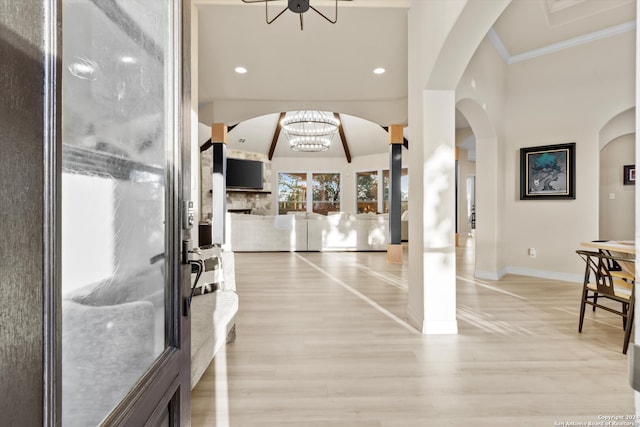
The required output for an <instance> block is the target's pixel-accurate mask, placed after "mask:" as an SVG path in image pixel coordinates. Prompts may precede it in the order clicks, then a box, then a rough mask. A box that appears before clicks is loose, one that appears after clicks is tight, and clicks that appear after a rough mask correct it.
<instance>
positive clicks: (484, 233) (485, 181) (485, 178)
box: [456, 98, 499, 280]
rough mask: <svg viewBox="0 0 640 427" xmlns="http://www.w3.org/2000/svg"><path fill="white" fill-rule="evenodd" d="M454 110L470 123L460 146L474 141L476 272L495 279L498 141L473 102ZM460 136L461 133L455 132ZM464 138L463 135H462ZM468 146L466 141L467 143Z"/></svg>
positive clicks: (488, 122) (465, 100) (480, 275)
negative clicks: (470, 140) (471, 139)
mask: <svg viewBox="0 0 640 427" xmlns="http://www.w3.org/2000/svg"><path fill="white" fill-rule="evenodd" d="M456 109H457V110H458V111H459V112H460V114H461V115H462V116H463V117H464V118H465V119H466V120H467V122H468V123H469V128H468V130H467V131H466V134H467V135H466V137H464V138H463V139H462V141H461V143H465V141H468V140H469V138H473V140H474V143H475V144H474V146H475V147H474V148H475V156H474V163H475V167H474V168H473V171H474V173H473V175H474V181H475V187H476V189H475V194H478V195H481V197H478V198H476V199H475V209H474V210H475V215H474V216H475V218H474V223H475V224H474V226H475V232H474V238H473V239H472V244H473V246H474V249H475V250H474V253H475V254H476V255H475V270H474V275H475V276H476V277H479V278H486V279H492V280H496V279H498V278H499V277H498V265H497V262H498V261H497V260H498V258H499V250H498V221H497V218H498V208H497V204H498V191H497V189H498V188H499V185H498V176H497V173H496V171H497V169H498V168H497V159H496V156H495V153H496V152H497V150H498V139H497V135H496V132H495V129H494V127H493V125H492V124H491V122H490V120H489V116H488V115H487V112H486V111H485V110H484V109H483V108H482V106H481V105H480V104H478V103H477V102H476V101H475V100H473V99H470V98H465V99H462V100H460V101H458V103H457V104H456ZM458 133H462V130H460V131H458ZM462 135H463V136H464V135H465V134H464V133H463V134H462ZM467 144H469V142H467Z"/></svg>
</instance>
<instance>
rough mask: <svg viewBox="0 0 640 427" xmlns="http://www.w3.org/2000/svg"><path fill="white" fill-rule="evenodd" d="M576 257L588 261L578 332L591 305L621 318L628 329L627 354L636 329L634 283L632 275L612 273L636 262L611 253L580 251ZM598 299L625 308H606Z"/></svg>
mask: <svg viewBox="0 0 640 427" xmlns="http://www.w3.org/2000/svg"><path fill="white" fill-rule="evenodd" d="M576 253H577V254H578V255H579V256H580V257H581V258H582V259H583V260H584V261H585V264H586V266H585V272H584V282H583V286H582V298H581V300H580V323H579V325H578V332H582V325H583V323H584V313H585V308H586V306H587V304H589V305H591V306H593V309H594V310H595V309H596V307H598V308H601V309H603V310H606V311H608V312H611V313H614V314H617V315H619V316H621V317H622V327H623V329H624V342H623V345H622V353H623V354H627V348H628V347H629V339H630V338H631V329H632V327H633V309H634V302H635V291H634V288H635V286H634V283H635V280H634V278H633V277H632V276H631V275H630V274H625V275H622V274H620V271H616V270H611V269H610V266H613V265H617V264H624V265H625V266H629V265H633V264H634V259H633V258H622V257H619V256H615V255H612V254H610V253H601V252H592V251H584V250H578V251H576ZM598 298H606V299H609V300H613V301H617V302H619V303H621V304H622V307H621V309H620V310H616V309H614V308H611V307H608V306H606V305H602V304H600V303H599V302H598Z"/></svg>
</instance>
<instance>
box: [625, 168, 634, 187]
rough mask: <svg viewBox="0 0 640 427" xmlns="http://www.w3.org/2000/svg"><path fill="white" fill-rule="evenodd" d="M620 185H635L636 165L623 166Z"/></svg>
mask: <svg viewBox="0 0 640 427" xmlns="http://www.w3.org/2000/svg"><path fill="white" fill-rule="evenodd" d="M623 173H624V174H623V175H622V183H623V184H624V185H636V165H624V166H623Z"/></svg>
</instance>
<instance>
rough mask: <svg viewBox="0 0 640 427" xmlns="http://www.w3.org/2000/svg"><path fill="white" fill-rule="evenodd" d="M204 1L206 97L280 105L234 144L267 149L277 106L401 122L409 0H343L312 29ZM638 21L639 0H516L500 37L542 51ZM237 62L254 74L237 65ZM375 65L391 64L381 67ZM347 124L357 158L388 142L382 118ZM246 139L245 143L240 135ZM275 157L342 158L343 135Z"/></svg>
mask: <svg viewBox="0 0 640 427" xmlns="http://www.w3.org/2000/svg"><path fill="white" fill-rule="evenodd" d="M195 4H196V6H197V8H198V14H199V20H198V34H199V35H198V46H199V67H198V79H199V99H198V101H199V104H200V105H201V106H204V105H206V104H207V103H210V102H213V105H214V110H215V108H216V105H218V106H224V105H234V106H235V108H237V109H238V111H243V110H245V111H246V110H249V109H250V106H251V104H255V103H263V104H264V103H266V104H267V105H269V106H270V108H271V109H272V112H273V114H270V115H267V116H264V117H259V118H255V119H252V120H247V121H244V122H242V123H240V124H239V125H238V126H236V127H235V128H234V129H233V130H232V131H231V132H230V133H229V142H230V148H240V149H244V150H247V151H255V152H263V153H267V152H268V151H269V147H270V145H271V140H272V138H273V132H274V130H275V126H276V121H277V118H278V113H279V112H280V111H291V110H295V109H309V108H310V105H311V106H313V105H317V107H311V108H318V109H322V110H325V111H335V112H338V113H345V111H350V110H357V109H353V108H350V107H353V106H354V105H360V106H365V107H366V106H372V108H375V109H376V114H375V116H376V117H378V121H379V123H380V124H381V125H388V124H389V123H398V121H397V120H398V117H397V114H398V108H397V105H398V102H399V103H400V104H402V105H403V104H406V97H407V62H408V61H407V10H408V6H409V0H352V1H339V2H338V8H339V9H338V22H337V24H335V25H332V24H330V23H329V22H326V21H325V20H324V19H323V18H321V17H320V16H319V15H317V14H316V13H315V12H313V11H312V10H309V11H308V12H307V13H305V14H304V31H300V25H299V20H298V17H297V15H295V14H294V13H292V12H290V11H286V12H285V13H284V14H283V15H282V16H280V17H279V18H278V19H277V20H276V21H275V22H274V23H272V24H271V25H267V24H266V22H265V7H264V4H263V3H260V4H254V5H249V4H245V3H243V2H242V1H241V0H195ZM311 4H312V5H313V6H316V7H318V8H319V9H320V10H321V11H322V12H323V13H325V14H326V15H327V16H333V12H334V4H335V3H334V2H333V1H327V0H311ZM285 7H286V1H285V0H278V1H272V2H269V12H270V15H271V16H272V17H273V16H275V15H276V14H277V13H278V12H279V11H280V10H282V9H283V8H285ZM631 21H635V1H633V0H513V2H512V3H511V4H510V5H509V6H508V7H507V9H506V10H505V12H504V13H503V14H502V16H501V17H500V18H499V19H498V21H497V22H496V23H495V25H494V27H493V29H494V34H493V39H494V40H492V41H494V43H496V40H497V43H498V45H499V44H500V43H501V44H502V49H503V50H505V51H506V52H502V55H503V57H504V58H505V60H508V57H509V56H517V55H526V54H527V53H530V52H532V51H535V50H541V52H542V54H543V53H544V52H545V49H547V48H548V47H549V46H554V45H556V47H558V46H560V47H562V46H563V43H565V42H566V41H567V40H570V39H574V38H576V37H583V38H584V37H586V40H588V39H589V37H590V35H591V34H593V33H594V32H596V31H603V30H606V29H608V28H611V27H614V26H616V25H621V24H625V23H629V22H631ZM237 66H243V67H246V68H247V69H248V72H247V73H246V74H243V75H240V74H237V73H235V72H234V68H235V67H237ZM376 67H384V68H385V69H386V70H387V72H386V73H385V74H383V75H375V74H373V72H372V71H373V69H374V68H376ZM390 101H393V102H390ZM394 102H395V103H394ZM394 106H395V107H394ZM321 107H322V108H321ZM405 114H406V113H405ZM232 115H233V114H232ZM237 116H238V117H240V115H239V114H237ZM457 118H458V119H457V126H456V127H458V128H461V127H467V126H468V124H466V123H465V122H464V117H462V116H461V115H460V114H458V115H457ZM238 120H239V119H236V120H235V121H234V120H233V119H228V120H227V123H228V124H230V125H232V124H235V123H236V122H237V121H238ZM403 121H405V122H406V115H405V116H404V120H403ZM343 125H344V129H345V133H346V136H347V140H348V143H349V147H350V150H351V154H352V156H353V157H357V156H362V155H367V154H373V153H375V152H386V150H387V149H388V142H387V134H386V132H384V130H382V128H381V127H380V125H379V124H373V123H370V122H369V123H367V122H366V121H364V120H362V119H359V118H357V117H354V116H349V115H344V114H343ZM239 139H245V140H246V141H245V143H238V140H239ZM275 155H276V156H287V157H296V156H320V155H321V156H324V157H341V156H344V152H343V150H342V144H341V143H340V139H339V137H338V136H336V137H335V138H334V141H333V144H332V148H331V149H330V150H329V151H328V152H326V153H322V154H321V153H313V154H309V153H302V154H299V153H295V152H293V151H291V150H290V149H289V148H288V147H287V143H286V139H285V138H284V136H281V139H280V140H279V142H278V145H277V149H276V152H275Z"/></svg>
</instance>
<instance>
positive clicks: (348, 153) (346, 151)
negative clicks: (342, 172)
mask: <svg viewBox="0 0 640 427" xmlns="http://www.w3.org/2000/svg"><path fill="white" fill-rule="evenodd" d="M333 117H335V118H336V119H337V120H338V122H339V124H338V133H340V139H341V140H342V148H344V155H345V156H346V157H347V163H351V151H349V144H348V143H347V137H346V136H345V134H344V128H343V127H342V119H340V114H338V113H333Z"/></svg>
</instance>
